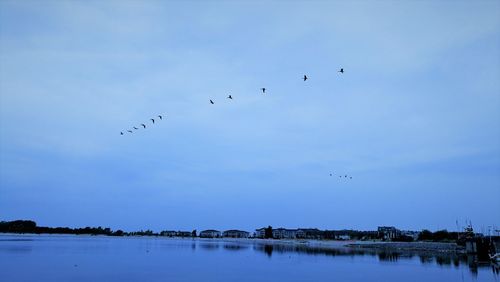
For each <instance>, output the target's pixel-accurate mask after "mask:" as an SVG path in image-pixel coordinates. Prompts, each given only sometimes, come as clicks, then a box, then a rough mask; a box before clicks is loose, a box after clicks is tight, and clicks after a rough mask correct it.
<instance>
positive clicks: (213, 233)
mask: <svg viewBox="0 0 500 282" xmlns="http://www.w3.org/2000/svg"><path fill="white" fill-rule="evenodd" d="M200 237H201V238H219V237H221V234H220V231H218V230H213V229H209V230H203V231H201V232H200Z"/></svg>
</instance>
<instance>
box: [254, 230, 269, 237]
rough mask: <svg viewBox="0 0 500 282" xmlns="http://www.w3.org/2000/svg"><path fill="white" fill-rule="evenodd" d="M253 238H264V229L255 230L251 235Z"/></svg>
mask: <svg viewBox="0 0 500 282" xmlns="http://www.w3.org/2000/svg"><path fill="white" fill-rule="evenodd" d="M253 236H254V237H255V238H264V237H266V228H259V229H255V233H254V235H253Z"/></svg>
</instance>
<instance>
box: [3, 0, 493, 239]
mask: <svg viewBox="0 0 500 282" xmlns="http://www.w3.org/2000/svg"><path fill="white" fill-rule="evenodd" d="M499 10H500V2H498V1H350V2H340V1H339V2H335V1H307V2H305V1H304V2H302V1H287V2H285V1H275V2H271V1H232V2H231V1H182V2H181V1H5V0H4V1H1V2H0V218H1V219H2V220H11V219H20V218H26V219H34V220H36V221H37V222H38V224H40V225H48V226H74V227H77V226H98V225H101V226H109V227H111V228H113V229H118V228H121V229H125V230H136V229H141V228H143V229H146V228H150V229H153V230H156V231H159V230H165V229H187V230H191V229H198V230H201V229H206V228H219V229H228V228H241V229H246V230H252V229H254V228H258V227H261V226H267V225H269V224H270V225H272V226H275V227H278V226H284V227H290V228H293V227H318V228H322V229H342V228H354V229H366V230H371V229H375V228H376V227H377V226H378V225H394V226H397V227H399V228H402V229H417V230H418V229H422V228H430V229H432V230H436V229H442V228H448V229H450V230H456V220H458V221H459V224H460V225H464V222H465V220H471V221H472V223H473V224H474V226H476V227H477V229H481V228H482V229H484V230H486V229H487V226H497V227H500V222H499V218H500V79H499V78H500V16H499V13H498V11H499ZM340 67H343V68H344V69H345V73H344V74H343V75H341V74H339V73H338V72H337V70H338V69H339V68H340ZM304 74H307V75H308V77H309V80H307V81H306V82H303V81H302V80H301V78H302V76H303V75H304ZM261 87H266V89H267V91H266V92H267V93H266V95H262V94H261V93H260V90H259V89H260V88H261ZM228 94H231V95H232V96H233V97H234V99H233V100H232V101H230V100H228V99H226V98H225V97H227V95H228ZM209 99H212V100H214V102H215V104H214V105H210V104H209ZM158 114H162V115H163V116H164V117H165V118H164V119H163V120H162V121H159V122H157V123H156V124H155V125H154V126H153V125H152V124H151V123H150V122H149V118H151V117H155V116H156V115H158ZM140 123H148V128H147V129H145V130H143V129H140V130H138V131H137V132H135V133H133V134H125V135H124V136H121V135H120V134H119V133H120V131H124V130H127V129H131V128H132V126H139V125H140ZM332 172H333V173H334V174H336V175H338V174H342V175H345V174H348V175H352V176H353V179H352V180H350V181H347V180H340V179H339V178H338V177H336V176H335V177H330V176H329V174H330V173H332Z"/></svg>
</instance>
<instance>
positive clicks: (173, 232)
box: [160, 230, 177, 237]
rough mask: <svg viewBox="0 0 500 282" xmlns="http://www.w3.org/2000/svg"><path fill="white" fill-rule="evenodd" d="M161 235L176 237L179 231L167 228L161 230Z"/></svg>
mask: <svg viewBox="0 0 500 282" xmlns="http://www.w3.org/2000/svg"><path fill="white" fill-rule="evenodd" d="M160 236H166V237H175V236H177V232H176V231H173V230H166V231H162V232H160Z"/></svg>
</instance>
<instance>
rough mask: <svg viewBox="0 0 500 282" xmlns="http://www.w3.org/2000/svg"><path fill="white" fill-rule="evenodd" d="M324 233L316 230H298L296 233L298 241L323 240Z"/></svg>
mask: <svg viewBox="0 0 500 282" xmlns="http://www.w3.org/2000/svg"><path fill="white" fill-rule="evenodd" d="M323 237H324V232H323V231H321V230H319V229H317V228H299V229H298V230H297V232H296V238H298V239H323Z"/></svg>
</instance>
